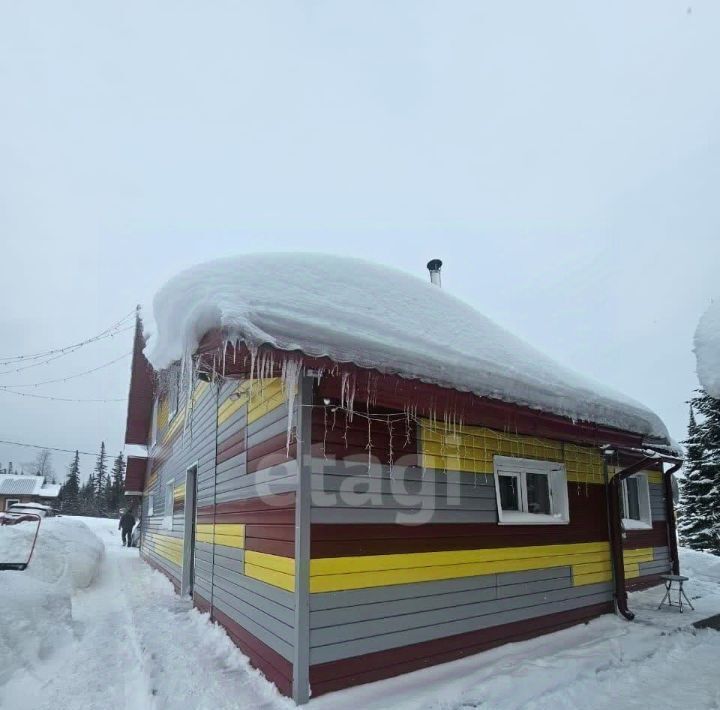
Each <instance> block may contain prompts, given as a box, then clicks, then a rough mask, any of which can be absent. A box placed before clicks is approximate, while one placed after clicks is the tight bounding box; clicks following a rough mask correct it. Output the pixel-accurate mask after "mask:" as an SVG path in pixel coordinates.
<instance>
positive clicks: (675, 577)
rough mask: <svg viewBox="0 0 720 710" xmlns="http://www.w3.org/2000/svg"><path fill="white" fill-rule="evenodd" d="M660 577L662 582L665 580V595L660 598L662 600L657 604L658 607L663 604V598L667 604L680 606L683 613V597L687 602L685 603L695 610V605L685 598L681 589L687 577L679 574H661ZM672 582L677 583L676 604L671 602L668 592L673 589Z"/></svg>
mask: <svg viewBox="0 0 720 710" xmlns="http://www.w3.org/2000/svg"><path fill="white" fill-rule="evenodd" d="M660 579H662V581H663V582H665V596H664V597H663V598H662V601H661V602H660V605H659V606H658V609H659V608H660V607H661V606H662V605H663V604H665V600H666V599H667V605H668V606H679V607H680V613H681V614H682V613H683V599H685V601H686V602H687V605H688V606H689V607H690V608H691V609H692V610H693V611H695V607H694V606H693V605H692V604H691V603H690V600H689V599H688V598H687V594H685V592H684V591H683V582H687V581H688V579H689V578H688V577H683V576H682V575H681V574H661V575H660ZM673 582H675V583H676V584H677V585H678V589H677V598H678V600H677V604H675V603H673V601H672V599H671V598H670V592H672V591H673V586H672V585H673Z"/></svg>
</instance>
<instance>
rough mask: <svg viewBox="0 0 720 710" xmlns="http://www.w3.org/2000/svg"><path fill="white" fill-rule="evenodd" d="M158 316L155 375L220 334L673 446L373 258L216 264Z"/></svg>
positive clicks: (616, 402) (158, 303)
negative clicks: (207, 338) (208, 335)
mask: <svg viewBox="0 0 720 710" xmlns="http://www.w3.org/2000/svg"><path fill="white" fill-rule="evenodd" d="M153 308H154V318H155V325H154V328H153V327H151V328H150V330H149V342H148V347H147V348H146V354H147V356H148V359H149V360H150V362H151V364H152V365H153V367H155V369H163V368H165V367H167V366H168V365H169V364H171V363H172V362H173V361H175V360H178V359H180V358H181V357H183V355H184V354H185V353H186V352H192V351H193V350H194V349H195V348H196V347H197V345H198V343H199V342H200V340H201V338H202V337H203V335H205V334H206V333H207V332H208V331H210V330H212V329H215V328H222V329H224V330H225V332H227V334H228V336H229V338H231V339H232V338H236V339H239V340H241V341H243V342H245V343H246V344H247V345H249V346H250V347H251V348H252V347H254V346H259V345H262V344H269V345H272V346H274V347H276V348H278V349H281V350H300V351H302V352H303V353H305V354H306V355H310V356H318V357H320V356H327V357H329V358H331V359H332V360H334V361H336V362H341V363H342V362H352V363H354V364H356V365H358V366H360V367H366V368H375V369H377V370H379V371H381V372H386V373H393V374H397V375H400V376H403V377H407V378H414V379H419V380H422V381H424V382H430V383H434V384H438V385H441V386H445V387H452V388H455V389H458V390H462V391H469V392H473V393H475V394H477V395H480V396H483V397H492V398H495V399H499V400H503V401H505V402H512V403H515V404H519V405H524V406H528V407H532V408H535V409H539V410H542V411H546V412H551V413H554V414H559V415H561V416H565V417H570V418H572V419H574V420H582V421H589V422H594V423H597V424H601V425H605V426H610V427H616V428H618V429H622V430H625V431H631V432H635V433H639V434H643V435H648V436H653V437H660V438H663V439H667V438H668V433H667V430H666V428H665V425H664V424H663V423H662V421H661V420H660V418H659V417H658V416H657V415H656V414H654V413H653V412H652V411H650V410H649V409H648V408H647V407H645V406H644V405H642V404H640V403H639V402H636V401H634V400H632V399H630V398H629V397H626V396H625V395H623V394H621V393H618V392H616V391H614V390H612V389H610V388H607V387H605V386H603V385H601V384H598V383H596V382H594V381H592V380H590V379H586V378H584V377H582V376H581V375H579V374H577V373H576V372H574V371H572V370H570V369H568V368H566V367H564V366H562V365H559V364H558V363H556V362H554V361H553V360H552V359H551V358H549V357H548V356H546V355H544V354H543V353H541V352H540V351H538V350H536V349H535V348H533V347H532V346H530V345H528V344H527V343H526V342H524V341H523V340H521V339H520V338H518V337H516V336H515V335H513V334H512V333H510V332H508V331H507V330H505V329H504V328H502V327H500V326H499V325H497V324H496V323H494V322H493V321H491V320H490V319H489V318H487V317H486V316H484V315H483V314H482V313H480V312H478V311H477V310H475V309H474V308H473V307H472V306H470V305H468V304H467V303H465V302H463V301H461V300H460V299H458V298H456V297H455V296H453V295H452V294H451V293H449V292H448V291H447V290H442V289H440V288H438V287H437V286H434V285H432V284H430V283H429V281H428V280H426V279H420V278H418V277H415V276H410V275H408V274H406V273H404V272H401V271H398V270H396V269H392V268H389V267H386V266H380V265H378V264H373V263H370V262H368V261H365V260H361V259H355V258H348V257H339V256H329V255H323V254H298V253H293V254H255V255H246V256H238V257H232V258H226V259H219V260H216V261H211V262H208V263H205V264H201V265H198V266H195V267H192V268H190V269H188V270H186V271H183V272H182V273H180V274H178V275H177V276H175V277H173V278H172V279H171V280H170V281H168V283H166V284H165V285H164V286H163V287H162V288H161V289H160V291H159V292H158V293H157V295H156V296H155V299H154V303H153Z"/></svg>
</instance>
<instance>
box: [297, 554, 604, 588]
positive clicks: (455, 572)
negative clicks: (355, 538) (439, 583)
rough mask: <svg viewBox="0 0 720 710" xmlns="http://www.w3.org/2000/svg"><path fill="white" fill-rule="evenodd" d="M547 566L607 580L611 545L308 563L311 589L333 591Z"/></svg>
mask: <svg viewBox="0 0 720 710" xmlns="http://www.w3.org/2000/svg"><path fill="white" fill-rule="evenodd" d="M550 567H570V568H571V569H572V573H573V584H574V585H575V586H578V585H582V584H591V583H593V582H595V581H601V580H606V579H609V578H610V577H609V575H611V572H610V546H609V544H608V543H607V542H596V543H579V544H575V545H537V546H531V547H510V548H508V547H504V548H493V549H483V550H454V551H448V552H420V553H409V554H404V555H403V554H400V555H395V554H394V555H368V556H360V557H333V558H322V559H316V560H311V561H310V591H311V592H333V591H342V590H348V589H361V588H365V587H382V586H386V585H393V584H411V583H414V582H430V581H435V580H442V579H456V578H461V577H473V576H476V575H485V574H499V573H502V572H523V571H527V570H536V569H547V568H550Z"/></svg>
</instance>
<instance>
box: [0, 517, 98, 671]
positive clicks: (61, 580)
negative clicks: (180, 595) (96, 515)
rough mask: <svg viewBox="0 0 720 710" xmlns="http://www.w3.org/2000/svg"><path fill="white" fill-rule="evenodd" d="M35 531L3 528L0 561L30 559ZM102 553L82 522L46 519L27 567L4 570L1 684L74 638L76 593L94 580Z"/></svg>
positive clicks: (27, 525)
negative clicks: (21, 570) (73, 602)
mask: <svg viewBox="0 0 720 710" xmlns="http://www.w3.org/2000/svg"><path fill="white" fill-rule="evenodd" d="M35 527H36V524H35V523H34V522H22V523H18V524H17V525H11V526H2V527H0V561H3V562H21V561H24V560H26V559H27V557H28V554H29V552H30V548H31V546H32V539H33V536H34V534H35ZM104 549H105V548H104V547H103V544H102V543H101V542H100V540H99V539H98V538H97V536H96V535H95V534H94V533H93V532H92V531H91V530H90V529H89V528H88V527H87V526H86V525H85V524H84V523H82V522H80V521H78V520H73V519H72V518H46V519H44V520H43V522H42V524H41V526H40V533H39V535H38V539H37V544H36V547H35V552H34V553H33V557H32V560H31V562H30V565H29V566H28V568H27V569H26V570H25V571H24V572H19V571H0V684H2V683H3V682H4V681H5V680H7V679H8V678H9V677H10V676H11V675H12V674H13V673H14V672H15V670H17V669H18V668H23V667H28V666H34V665H36V664H37V663H38V662H39V661H41V660H43V659H44V658H46V657H47V656H48V655H49V653H50V652H51V651H52V650H53V649H54V648H56V647H57V646H59V645H62V644H64V643H66V642H67V641H68V640H69V639H70V638H71V637H72V599H71V597H72V594H73V593H74V592H75V591H76V590H78V589H83V588H86V587H88V586H89V585H90V583H91V582H92V581H93V579H94V578H95V576H96V574H97V571H98V568H99V566H100V562H101V561H102V558H103V553H104Z"/></svg>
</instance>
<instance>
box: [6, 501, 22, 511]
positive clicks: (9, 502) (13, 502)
mask: <svg viewBox="0 0 720 710" xmlns="http://www.w3.org/2000/svg"><path fill="white" fill-rule="evenodd" d="M19 502H20V499H19V498H6V499H5V510H10V506H11V505H16V504H17V503H19Z"/></svg>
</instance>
